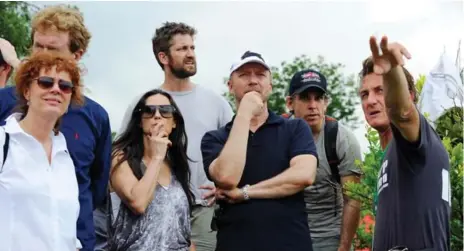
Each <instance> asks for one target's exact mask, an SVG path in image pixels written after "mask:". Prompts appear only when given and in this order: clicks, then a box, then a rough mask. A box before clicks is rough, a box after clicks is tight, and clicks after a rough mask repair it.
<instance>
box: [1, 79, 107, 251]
mask: <svg viewBox="0 0 464 251" xmlns="http://www.w3.org/2000/svg"><path fill="white" fill-rule="evenodd" d="M16 105H17V98H16V91H15V89H14V88H13V87H7V88H4V89H0V125H3V124H5V119H6V118H7V117H8V116H9V115H10V114H11V113H12V110H13V108H14V107H15V106H16ZM60 131H61V132H62V133H63V134H64V136H65V138H66V143H67V146H68V150H69V152H70V154H71V158H72V160H73V162H74V165H75V169H76V176H77V181H78V183H79V203H80V212H79V218H78V220H77V238H78V239H79V240H80V241H81V243H82V246H83V249H81V250H84V251H93V250H94V246H95V228H94V223H93V210H94V209H95V208H96V207H98V206H100V205H102V204H103V203H104V202H105V198H106V191H107V190H106V189H107V185H108V179H109V170H110V166H111V142H112V140H111V129H110V122H109V117H108V113H107V112H106V111H105V109H104V108H103V107H101V106H100V105H99V104H98V103H96V102H95V101H93V100H91V99H90V98H88V97H85V104H84V106H83V107H70V108H69V110H68V112H67V113H66V114H65V115H64V116H63V119H62V122H61V129H60Z"/></svg>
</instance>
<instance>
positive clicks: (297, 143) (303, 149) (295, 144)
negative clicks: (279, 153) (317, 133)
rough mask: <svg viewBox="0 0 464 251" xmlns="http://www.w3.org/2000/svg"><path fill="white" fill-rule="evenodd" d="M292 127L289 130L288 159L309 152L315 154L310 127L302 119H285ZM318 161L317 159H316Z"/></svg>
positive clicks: (315, 155)
mask: <svg viewBox="0 0 464 251" xmlns="http://www.w3.org/2000/svg"><path fill="white" fill-rule="evenodd" d="M287 121H288V123H291V126H292V127H293V128H292V129H293V130H291V132H292V134H291V136H290V137H291V142H290V159H293V157H296V156H298V155H302V154H311V155H314V157H316V158H318V156H317V149H316V145H315V144H314V138H313V134H312V133H311V128H310V127H309V126H308V124H306V122H305V121H304V120H302V119H291V120H287ZM318 163H319V160H318Z"/></svg>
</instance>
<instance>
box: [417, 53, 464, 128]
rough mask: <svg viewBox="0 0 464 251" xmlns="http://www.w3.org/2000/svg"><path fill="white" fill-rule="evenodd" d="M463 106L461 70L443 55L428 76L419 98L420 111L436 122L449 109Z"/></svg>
mask: <svg viewBox="0 0 464 251" xmlns="http://www.w3.org/2000/svg"><path fill="white" fill-rule="evenodd" d="M462 105H463V86H462V81H461V78H460V76H459V69H458V68H457V67H456V65H454V63H453V61H452V60H451V59H450V58H449V57H448V56H447V55H446V53H443V55H441V56H440V58H439V60H438V63H437V64H436V65H435V67H434V68H433V69H432V70H431V71H430V73H429V74H428V75H427V76H426V79H425V83H424V86H423V88H422V93H421V95H420V98H419V111H420V112H421V113H422V114H425V113H427V114H428V115H429V117H428V119H429V120H430V121H432V122H435V121H436V120H437V119H438V118H439V117H440V116H441V115H442V114H443V113H444V111H446V110H447V109H449V108H451V107H454V106H456V107H462ZM433 124H434V123H432V125H433ZM433 126H434V127H435V125H433Z"/></svg>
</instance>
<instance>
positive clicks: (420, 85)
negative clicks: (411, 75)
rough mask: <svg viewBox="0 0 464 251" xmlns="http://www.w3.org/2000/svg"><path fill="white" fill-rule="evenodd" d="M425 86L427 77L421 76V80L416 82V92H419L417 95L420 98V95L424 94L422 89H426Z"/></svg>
mask: <svg viewBox="0 0 464 251" xmlns="http://www.w3.org/2000/svg"><path fill="white" fill-rule="evenodd" d="M424 84H425V75H422V74H421V75H419V78H418V79H417V81H416V90H417V95H418V96H419V93H422V88H423V87H424Z"/></svg>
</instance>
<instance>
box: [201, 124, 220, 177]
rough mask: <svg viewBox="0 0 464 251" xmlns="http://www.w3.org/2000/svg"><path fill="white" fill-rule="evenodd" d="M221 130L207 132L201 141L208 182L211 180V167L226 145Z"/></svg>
mask: <svg viewBox="0 0 464 251" xmlns="http://www.w3.org/2000/svg"><path fill="white" fill-rule="evenodd" d="M218 134H219V130H216V131H210V132H207V133H206V134H205V135H204V136H203V138H202V140H201V154H202V157H203V168H204V169H205V174H206V177H207V178H208V180H210V181H213V180H212V179H211V176H210V173H209V166H210V165H211V163H213V161H214V160H215V159H216V158H217V157H218V156H219V154H220V153H221V151H222V148H223V147H224V144H225V139H221V138H220V137H219V135H218Z"/></svg>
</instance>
